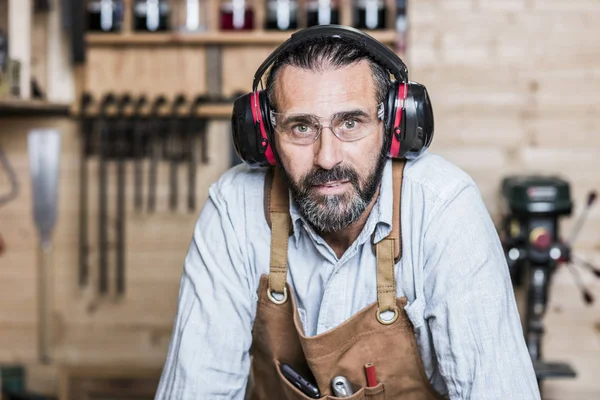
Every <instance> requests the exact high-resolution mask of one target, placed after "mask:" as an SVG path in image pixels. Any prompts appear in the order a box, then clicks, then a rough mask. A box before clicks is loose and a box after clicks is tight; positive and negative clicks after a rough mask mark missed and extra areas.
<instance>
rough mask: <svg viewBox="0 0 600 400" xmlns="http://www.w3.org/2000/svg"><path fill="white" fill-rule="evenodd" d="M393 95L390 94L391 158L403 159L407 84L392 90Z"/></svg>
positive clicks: (389, 127)
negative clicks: (402, 141)
mask: <svg viewBox="0 0 600 400" xmlns="http://www.w3.org/2000/svg"><path fill="white" fill-rule="evenodd" d="M392 90H393V95H392V94H391V93H390V96H389V97H390V100H389V102H388V112H389V116H388V120H387V121H388V126H387V129H388V130H389V131H388V132H389V134H390V135H391V136H392V140H391V142H390V157H391V158H402V157H403V156H404V155H403V154H402V153H401V151H402V150H403V149H402V146H401V140H402V136H403V135H405V134H406V133H405V126H406V121H405V118H403V117H404V101H405V99H406V97H405V96H406V95H407V93H408V88H407V87H406V83H400V84H399V85H398V86H397V88H396V87H395V86H394V87H393V88H392Z"/></svg>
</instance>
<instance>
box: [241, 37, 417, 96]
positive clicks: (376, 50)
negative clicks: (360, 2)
mask: <svg viewBox="0 0 600 400" xmlns="http://www.w3.org/2000/svg"><path fill="white" fill-rule="evenodd" d="M330 37H334V38H335V37H338V38H344V39H349V40H352V41H353V42H356V43H357V44H358V45H360V46H361V47H362V49H363V50H364V51H365V52H367V53H368V54H369V55H370V56H371V57H373V59H374V60H375V61H376V62H377V63H379V64H380V65H381V66H383V67H385V68H387V70H388V71H390V72H391V73H392V74H393V75H394V77H395V78H396V81H398V82H408V68H407V67H406V65H405V64H404V62H403V61H402V60H401V59H400V57H398V55H397V54H396V53H394V52H393V51H392V50H391V49H390V48H388V47H387V46H385V45H384V44H382V43H381V42H379V41H378V40H375V39H374V38H373V37H372V36H370V35H368V34H366V33H364V32H362V31H359V30H358V29H355V28H352V27H349V26H342V25H317V26H312V27H310V28H305V29H302V30H300V31H298V32H296V33H294V34H293V35H292V36H291V37H290V38H289V39H288V40H286V41H285V42H283V43H282V44H281V45H279V47H277V49H275V51H273V52H272V53H271V55H269V57H267V59H266V60H265V61H263V63H262V64H261V65H260V67H258V70H256V73H255V74H254V81H253V82H252V91H253V92H255V91H256V89H257V88H258V84H259V83H260V80H261V79H262V76H263V74H264V73H265V71H266V70H267V69H268V68H269V66H270V65H271V64H272V63H273V62H274V61H275V60H276V59H277V57H278V56H279V55H280V54H281V53H283V52H284V51H286V50H288V49H290V48H292V47H294V46H297V45H298V44H300V43H304V42H307V41H309V40H311V39H315V38H317V39H318V38H330Z"/></svg>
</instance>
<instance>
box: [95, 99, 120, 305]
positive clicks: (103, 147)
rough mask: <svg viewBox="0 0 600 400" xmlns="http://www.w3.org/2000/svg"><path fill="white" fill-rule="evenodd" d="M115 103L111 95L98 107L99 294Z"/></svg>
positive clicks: (104, 288)
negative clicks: (110, 116) (112, 112)
mask: <svg viewBox="0 0 600 400" xmlns="http://www.w3.org/2000/svg"><path fill="white" fill-rule="evenodd" d="M115 102H116V98H115V96H114V95H113V94H107V95H106V96H105V97H104V99H103V100H102V104H101V105H100V114H99V117H100V119H99V125H100V126H99V131H98V135H99V138H98V153H99V161H100V162H99V167H98V184H99V186H100V187H99V190H98V229H99V232H98V240H99V246H98V247H99V253H98V266H99V269H100V271H99V272H100V273H99V281H98V291H99V292H100V293H101V294H105V293H107V292H108V224H107V223H108V191H107V190H108V175H107V159H108V156H109V152H110V149H109V146H110V136H111V130H112V129H113V127H112V123H111V122H110V121H109V120H111V119H114V118H109V116H108V108H109V107H112V106H113V105H114V104H115Z"/></svg>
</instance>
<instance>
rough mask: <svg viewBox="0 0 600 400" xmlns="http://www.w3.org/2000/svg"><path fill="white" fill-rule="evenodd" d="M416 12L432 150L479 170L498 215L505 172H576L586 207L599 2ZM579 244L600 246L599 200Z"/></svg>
mask: <svg viewBox="0 0 600 400" xmlns="http://www.w3.org/2000/svg"><path fill="white" fill-rule="evenodd" d="M409 14H410V16H409V20H410V29H411V30H410V49H409V56H408V62H409V64H410V70H411V71H412V74H411V79H413V80H416V81H419V82H422V83H424V84H426V86H427V88H428V89H429V91H430V95H431V99H432V103H433V106H434V110H435V117H436V130H435V135H436V136H435V138H434V143H433V146H432V151H434V152H438V153H440V154H442V155H444V156H445V157H447V158H448V159H449V160H450V161H452V162H455V163H456V164H458V165H460V166H461V167H463V168H464V169H465V170H467V172H469V173H470V174H471V175H472V176H473V177H474V178H475V180H476V182H477V184H478V185H479V187H480V188H481V191H482V194H483V196H484V199H485V201H486V204H487V205H488V207H489V209H490V212H491V213H492V214H493V215H495V216H496V215H497V213H498V210H499V202H498V200H499V199H498V196H497V189H498V188H499V182H500V179H501V178H502V177H503V176H504V175H506V174H508V173H514V172H536V173H550V174H551V173H556V174H560V175H561V176H563V177H565V178H567V179H568V180H569V181H571V183H572V185H573V197H574V199H575V200H576V203H577V204H576V206H577V207H576V210H575V211H576V213H577V212H579V211H581V206H582V204H583V203H584V201H585V197H586V193H587V191H588V190H590V189H600V176H599V175H598V168H599V167H600V164H599V163H598V154H600V135H598V131H599V130H600V120H599V119H598V112H599V111H600V103H599V102H598V101H597V93H598V92H599V91H600V69H599V67H598V63H599V62H600V53H599V52H598V41H597V38H598V36H599V35H600V27H598V26H597V25H596V23H595V21H596V20H597V18H598V17H600V3H598V2H597V1H592V0H576V1H571V0H553V1H544V0H503V1H496V0H489V1H483V0H481V1H479V0H451V1H450V0H448V1H443V2H439V1H435V0H422V1H421V0H420V1H413V2H411V3H410V7H409ZM570 225H571V223H570V221H568V222H567V223H565V227H566V231H565V232H566V233H569V232H570ZM578 246H579V247H581V248H585V249H595V250H600V207H597V208H595V209H594V210H593V211H592V212H591V213H590V220H589V223H588V224H586V226H585V228H584V230H583V231H582V233H581V238H580V240H579V242H578Z"/></svg>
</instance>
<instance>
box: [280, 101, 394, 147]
mask: <svg viewBox="0 0 600 400" xmlns="http://www.w3.org/2000/svg"><path fill="white" fill-rule="evenodd" d="M276 114H280V115H286V114H285V113H277V112H275V111H273V109H270V110H269V119H270V121H271V126H272V127H273V130H274V131H276V132H277V129H276V125H277V124H276V121H275V115H276ZM291 115H293V114H291ZM298 115H303V114H298ZM306 115H310V116H314V117H316V118H317V119H320V117H319V116H317V115H314V114H306ZM384 117H385V106H384V103H383V102H380V103H378V104H377V119H378V120H380V121H384ZM332 121H333V118H331V120H330V122H329V125H323V124H321V123H320V122H319V124H318V126H319V129H318V131H317V134H316V135H315V138H314V140H313V141H312V142H311V143H306V144H300V143H294V142H292V141H290V143H294V144H297V145H300V146H308V145H309V144H313V143H315V142H316V141H317V140H318V139H319V138H320V137H321V134H322V133H323V129H324V128H329V130H330V131H331V133H333V135H334V136H335V137H336V138H338V139H339V140H340V141H342V142H344V143H348V142H356V141H358V140H361V139H364V138H366V137H367V136H370V135H371V133H373V132H369V133H367V134H366V135H365V136H362V137H360V138H358V139H353V140H344V139H342V138H341V137H339V136H338V134H337V133H336V132H335V131H334V130H333V129H332V128H331V122H332Z"/></svg>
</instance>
